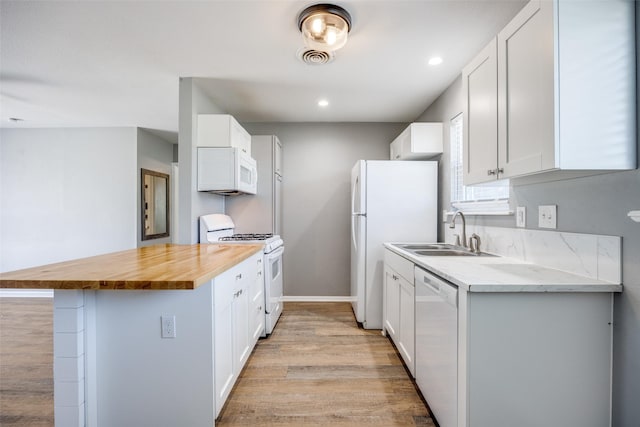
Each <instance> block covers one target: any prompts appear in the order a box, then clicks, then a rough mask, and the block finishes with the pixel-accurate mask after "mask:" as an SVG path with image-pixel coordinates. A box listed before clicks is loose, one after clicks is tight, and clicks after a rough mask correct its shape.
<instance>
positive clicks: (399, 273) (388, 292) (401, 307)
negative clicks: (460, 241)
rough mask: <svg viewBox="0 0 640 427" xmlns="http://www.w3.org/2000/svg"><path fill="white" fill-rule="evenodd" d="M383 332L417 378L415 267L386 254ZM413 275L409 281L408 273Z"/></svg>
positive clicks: (401, 259)
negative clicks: (387, 335)
mask: <svg viewBox="0 0 640 427" xmlns="http://www.w3.org/2000/svg"><path fill="white" fill-rule="evenodd" d="M384 261H385V265H384V284H383V286H384V300H383V310H382V311H383V328H384V331H386V333H388V334H389V336H390V337H391V339H392V340H393V342H394V343H395V345H396V348H397V349H398V352H399V353H400V356H402V359H403V360H404V363H405V364H406V365H407V368H408V369H409V372H411V375H412V376H414V377H415V316H414V313H415V309H414V304H415V288H414V286H413V263H412V262H410V261H407V260H406V259H404V258H402V257H401V256H398V255H396V254H395V253H393V252H391V251H388V250H385V258H384ZM409 272H410V273H411V275H410V277H411V279H409V278H408V277H407V276H408V273H409Z"/></svg>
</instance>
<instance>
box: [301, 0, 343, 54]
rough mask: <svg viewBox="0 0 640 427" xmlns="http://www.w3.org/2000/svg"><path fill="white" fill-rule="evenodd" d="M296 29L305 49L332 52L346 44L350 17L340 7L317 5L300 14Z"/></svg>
mask: <svg viewBox="0 0 640 427" xmlns="http://www.w3.org/2000/svg"><path fill="white" fill-rule="evenodd" d="M298 28H299V29H300V32H301V33H302V38H303V39H304V44H305V45H306V46H307V47H309V48H311V49H315V50H322V51H326V52H332V51H334V50H338V49H340V48H341V47H343V46H344V45H345V44H347V37H348V34H349V31H350V30H351V15H349V12H347V11H346V10H344V9H343V8H341V7H340V6H335V5H332V4H317V5H315V6H310V7H308V8H306V9H305V10H303V11H302V13H300V16H299V17H298Z"/></svg>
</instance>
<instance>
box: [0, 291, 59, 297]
mask: <svg viewBox="0 0 640 427" xmlns="http://www.w3.org/2000/svg"><path fill="white" fill-rule="evenodd" d="M0 298H53V289H0Z"/></svg>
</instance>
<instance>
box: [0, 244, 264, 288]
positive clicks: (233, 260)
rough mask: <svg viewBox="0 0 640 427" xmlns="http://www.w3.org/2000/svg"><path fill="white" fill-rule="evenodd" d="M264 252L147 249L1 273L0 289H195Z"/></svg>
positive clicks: (248, 248)
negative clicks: (254, 255)
mask: <svg viewBox="0 0 640 427" xmlns="http://www.w3.org/2000/svg"><path fill="white" fill-rule="evenodd" d="M262 248H263V246H262V245H252V244H246V245H245V244H230V245H224V244H221V245H199V244H198V245H173V244H160V245H154V246H146V247H142V248H138V249H130V250H126V251H121V252H114V253H111V254H105V255H98V256H93V257H90V258H81V259H76V260H72V261H65V262H60V263H56V264H48V265H43V266H39V267H33V268H27V269H24V270H16V271H11V272H7V273H0V288H28V289H87V290H140V289H150V290H167V289H195V288H197V287H198V286H200V285H202V284H203V283H206V282H207V281H209V280H211V279H212V278H214V277H216V276H217V275H219V274H220V273H222V272H224V271H226V270H228V269H229V268H231V267H233V266H234V265H236V264H238V263H240V262H242V261H244V260H245V259H247V258H249V257H250V256H252V255H253V254H255V253H257V252H259V251H261V250H262Z"/></svg>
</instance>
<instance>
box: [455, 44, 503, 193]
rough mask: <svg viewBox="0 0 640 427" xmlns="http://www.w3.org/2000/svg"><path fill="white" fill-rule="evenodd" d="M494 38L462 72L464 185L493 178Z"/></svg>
mask: <svg viewBox="0 0 640 427" xmlns="http://www.w3.org/2000/svg"><path fill="white" fill-rule="evenodd" d="M497 64H498V63H497V52H496V41H495V39H494V40H492V41H491V43H489V45H488V46H487V47H485V48H484V49H483V50H482V51H481V52H480V53H479V54H478V55H477V56H476V57H475V58H474V59H473V60H472V61H471V63H469V65H467V66H466V67H465V68H464V69H463V70H462V93H463V98H464V103H463V108H462V112H463V120H462V126H463V132H462V137H463V141H464V148H463V152H464V156H463V164H464V176H463V181H464V184H465V185H469V184H478V183H481V182H488V181H493V180H495V179H496V172H497V165H498V65H497Z"/></svg>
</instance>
